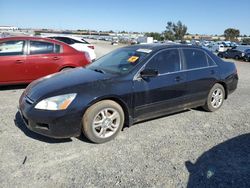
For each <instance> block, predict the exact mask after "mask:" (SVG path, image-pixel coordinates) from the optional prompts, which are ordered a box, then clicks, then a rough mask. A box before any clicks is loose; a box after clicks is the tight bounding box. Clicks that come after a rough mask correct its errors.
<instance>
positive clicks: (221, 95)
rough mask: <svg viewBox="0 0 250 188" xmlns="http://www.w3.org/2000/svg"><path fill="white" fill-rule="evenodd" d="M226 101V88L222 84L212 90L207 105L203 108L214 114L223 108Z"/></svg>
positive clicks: (216, 85)
mask: <svg viewBox="0 0 250 188" xmlns="http://www.w3.org/2000/svg"><path fill="white" fill-rule="evenodd" d="M224 99H225V90H224V87H223V86H222V85H221V84H215V85H214V86H213V87H212V89H211V90H210V92H209V94H208V97H207V100H206V104H205V105H204V106H203V108H204V109H205V110H206V111H208V112H214V111H216V110H218V109H219V108H220V107H221V106H222V104H223V102H224Z"/></svg>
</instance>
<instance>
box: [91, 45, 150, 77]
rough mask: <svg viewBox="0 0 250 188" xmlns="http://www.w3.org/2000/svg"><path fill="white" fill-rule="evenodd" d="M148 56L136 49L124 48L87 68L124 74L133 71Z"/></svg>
mask: <svg viewBox="0 0 250 188" xmlns="http://www.w3.org/2000/svg"><path fill="white" fill-rule="evenodd" d="M146 55H147V53H145V52H139V51H137V50H136V49H130V48H127V49H126V48H122V49H118V50H115V51H113V52H111V53H109V54H107V55H105V56H103V57H101V58H100V59H98V60H96V61H95V62H93V63H92V64H90V65H89V66H87V68H90V69H100V70H103V71H104V72H106V71H107V72H111V73H118V74H124V73H128V72H129V71H131V70H132V69H133V67H135V65H137V64H138V63H139V62H141V61H142V60H143V59H144V58H145V56H146Z"/></svg>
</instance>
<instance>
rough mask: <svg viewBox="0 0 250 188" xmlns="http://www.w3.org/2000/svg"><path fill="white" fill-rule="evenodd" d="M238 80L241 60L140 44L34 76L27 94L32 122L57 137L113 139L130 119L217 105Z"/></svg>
mask: <svg viewBox="0 0 250 188" xmlns="http://www.w3.org/2000/svg"><path fill="white" fill-rule="evenodd" d="M237 83H238V75H237V70H236V67H235V65H234V64H233V63H230V62H224V61H222V60H221V59H220V58H219V57H217V56H216V55H214V54H213V53H211V52H209V51H207V50H204V49H202V48H199V47H192V46H186V45H162V44H151V45H133V46H127V47H124V48H120V49H117V50H115V51H113V52H111V53H109V54H108V55H106V56H103V57H102V58H100V59H98V60H96V61H95V62H94V63H92V64H90V65H89V66H87V67H86V68H79V69H75V70H71V71H68V72H62V73H58V74H55V75H53V76H51V77H49V78H48V77H45V78H41V79H39V80H37V81H34V82H32V83H31V84H30V85H29V86H28V87H27V89H26V90H25V91H24V92H23V94H22V96H21V97H20V101H19V109H20V113H21V115H22V117H23V120H24V122H25V124H26V125H27V127H28V128H29V129H30V130H32V131H35V132H37V133H40V134H43V135H47V136H49V137H55V138H64V137H73V136H79V135H80V134H81V132H83V133H84V134H85V135H86V137H87V138H88V139H89V140H91V141H92V142H95V143H103V142H106V141H109V140H111V139H113V138H114V137H115V136H116V135H117V134H118V133H119V132H120V130H121V129H122V127H123V126H124V125H128V126H129V125H132V124H133V123H135V122H139V121H143V120H146V119H151V118H155V117H160V116H162V115H166V114H170V113H174V112H177V111H182V110H183V109H189V108H194V107H198V106H202V107H203V108H204V109H205V110H207V111H210V112H213V111H216V110H218V109H219V108H220V107H221V106H222V104H223V102H224V99H227V98H228V95H229V94H230V93H232V92H233V91H234V90H235V89H236V87H237Z"/></svg>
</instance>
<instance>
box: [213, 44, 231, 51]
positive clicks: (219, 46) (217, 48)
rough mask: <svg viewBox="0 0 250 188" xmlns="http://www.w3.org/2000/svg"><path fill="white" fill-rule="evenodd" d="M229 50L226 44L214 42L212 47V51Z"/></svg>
mask: <svg viewBox="0 0 250 188" xmlns="http://www.w3.org/2000/svg"><path fill="white" fill-rule="evenodd" d="M227 50H228V47H227V46H225V45H224V44H214V45H212V47H211V51H212V52H225V51H227Z"/></svg>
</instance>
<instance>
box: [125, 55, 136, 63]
mask: <svg viewBox="0 0 250 188" xmlns="http://www.w3.org/2000/svg"><path fill="white" fill-rule="evenodd" d="M138 59H139V57H138V56H131V57H130V58H129V59H128V62H129V63H134V62H136V61H137V60H138Z"/></svg>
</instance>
